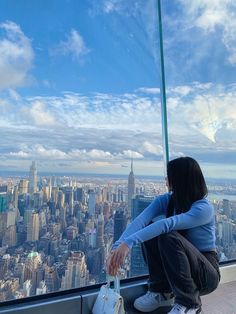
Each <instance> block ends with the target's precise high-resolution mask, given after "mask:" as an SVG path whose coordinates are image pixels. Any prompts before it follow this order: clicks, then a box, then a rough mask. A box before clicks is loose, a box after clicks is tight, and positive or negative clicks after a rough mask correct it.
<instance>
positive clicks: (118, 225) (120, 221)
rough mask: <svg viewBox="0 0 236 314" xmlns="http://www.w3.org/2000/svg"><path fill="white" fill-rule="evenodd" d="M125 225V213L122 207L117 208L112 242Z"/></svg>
mask: <svg viewBox="0 0 236 314" xmlns="http://www.w3.org/2000/svg"><path fill="white" fill-rule="evenodd" d="M126 226H127V218H126V215H125V213H124V211H123V210H122V209H118V210H117V211H116V213H115V216H114V237H113V242H114V243H115V242H116V241H117V240H118V239H119V238H120V236H121V235H122V233H123V231H124V230H125V228H126Z"/></svg>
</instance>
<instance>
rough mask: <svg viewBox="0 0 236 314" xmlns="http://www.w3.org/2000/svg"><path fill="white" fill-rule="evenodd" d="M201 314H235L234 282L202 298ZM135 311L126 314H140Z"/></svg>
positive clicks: (162, 311) (155, 313)
mask: <svg viewBox="0 0 236 314" xmlns="http://www.w3.org/2000/svg"><path fill="white" fill-rule="evenodd" d="M202 304H203V314H236V281H234V282H230V283H225V284H222V285H220V286H219V287H218V288H217V290H216V291H214V292H213V293H211V294H209V295H207V296H204V297H202ZM167 312H168V309H166V310H165V309H164V310H163V309H162V310H161V311H154V312H149V314H166V313H167ZM140 313H141V312H139V311H136V310H135V309H130V310H128V314H140Z"/></svg>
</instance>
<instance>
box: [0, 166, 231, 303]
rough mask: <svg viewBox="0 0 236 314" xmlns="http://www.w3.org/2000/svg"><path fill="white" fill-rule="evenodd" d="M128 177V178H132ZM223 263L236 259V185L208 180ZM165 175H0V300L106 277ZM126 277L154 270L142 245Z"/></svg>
mask: <svg viewBox="0 0 236 314" xmlns="http://www.w3.org/2000/svg"><path fill="white" fill-rule="evenodd" d="M127 175H128V174H127ZM208 188H209V199H210V200H211V202H212V204H213V206H214V208H215V213H216V226H217V229H216V238H217V246H218V253H219V256H220V260H221V261H225V260H229V259H235V258H236V242H235V240H236V197H235V198H234V195H236V185H234V184H231V185H229V184H228V185H225V184H223V183H222V182H215V181H214V182H211V183H209V182H208ZM164 192H166V186H165V182H164V180H162V179H160V178H158V177H157V178H156V179H153V178H148V177H135V175H134V171H133V162H131V170H130V173H129V175H128V176H127V177H122V176H120V177H118V176H112V175H104V176H102V175H101V176H98V175H87V176H86V175H83V176H82V175H81V176H79V175H77V176H75V175H74V176H73V175H67V176H65V175H38V174H37V165H36V162H32V165H31V167H30V170H29V174H28V175H25V176H17V175H15V174H14V175H13V174H5V175H2V176H1V177H0V216H1V217H0V241H1V242H0V243H1V247H0V301H7V300H11V299H19V298H25V297H29V296H34V295H40V294H45V293H50V292H54V291H59V290H65V289H72V288H76V287H83V286H87V285H93V284H95V283H98V282H103V281H105V279H106V267H105V261H106V258H107V256H108V254H109V251H110V249H111V247H112V244H113V243H114V242H115V241H116V240H117V239H118V238H119V237H120V235H121V234H122V232H123V231H124V229H125V228H126V226H127V224H128V223H129V222H130V221H132V220H133V219H134V218H135V217H136V216H137V215H138V214H139V213H140V212H141V211H142V210H143V209H144V208H145V207H146V206H147V205H148V204H150V202H152V200H153V199H154V197H155V196H157V195H159V194H161V193H164ZM123 268H124V273H123V276H124V277H130V276H139V275H141V274H145V273H147V267H146V265H145V263H144V261H143V258H142V254H141V247H140V246H139V245H136V246H134V247H133V248H132V251H131V254H130V255H129V256H128V258H127V259H126V261H125V265H124V267H123Z"/></svg>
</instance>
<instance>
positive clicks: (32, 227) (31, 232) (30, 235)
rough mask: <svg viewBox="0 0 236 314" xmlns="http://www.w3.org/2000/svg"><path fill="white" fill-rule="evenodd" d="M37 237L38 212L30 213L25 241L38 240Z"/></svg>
mask: <svg viewBox="0 0 236 314" xmlns="http://www.w3.org/2000/svg"><path fill="white" fill-rule="evenodd" d="M38 239H39V214H38V213H34V212H33V213H32V214H31V216H30V219H29V222H28V224H27V241H38Z"/></svg>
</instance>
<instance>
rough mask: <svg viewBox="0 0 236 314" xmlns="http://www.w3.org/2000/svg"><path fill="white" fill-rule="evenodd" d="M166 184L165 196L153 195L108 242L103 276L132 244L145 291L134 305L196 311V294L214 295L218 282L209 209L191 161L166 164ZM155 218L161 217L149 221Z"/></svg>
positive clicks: (113, 271) (142, 308) (196, 166)
mask: <svg viewBox="0 0 236 314" xmlns="http://www.w3.org/2000/svg"><path fill="white" fill-rule="evenodd" d="M167 186H168V190H169V193H166V194H163V195H160V196H158V197H157V198H156V199H155V200H154V201H153V202H152V203H151V204H150V205H149V206H148V207H147V208H146V209H145V210H144V211H143V212H142V213H141V214H140V215H139V216H138V217H136V218H135V219H134V220H133V222H132V223H131V224H130V225H129V226H128V228H127V229H126V230H125V231H124V233H123V234H122V235H121V237H120V239H119V240H118V241H117V242H116V243H115V244H114V246H113V250H112V253H111V255H110V257H109V258H108V263H107V266H108V273H109V274H110V275H116V274H117V272H118V269H119V267H120V266H121V265H122V263H123V261H124V258H125V257H126V255H127V254H128V253H129V251H130V249H131V248H132V246H133V245H134V244H137V243H142V245H143V249H144V255H145V259H146V261H147V264H148V269H149V281H148V288H149V289H148V292H147V293H146V294H145V295H144V296H141V297H139V298H138V299H136V300H135V302H134V307H135V308H136V309H138V310H139V311H141V312H150V311H153V310H155V309H158V308H161V307H164V306H171V305H173V307H172V309H171V311H170V312H169V314H186V313H188V314H196V313H201V298H200V295H204V294H208V293H210V292H212V291H214V290H215V289H216V288H217V286H218V284H219V281H220V272H219V263H218V257H217V252H216V244H215V215H214V209H213V206H212V205H211V204H210V202H209V201H208V200H207V199H206V196H207V187H206V183H205V180H204V177H203V174H202V171H201V169H200V166H199V164H198V163H197V162H196V160H194V159H193V158H190V157H180V158H176V159H174V160H172V161H170V162H169V163H168V165H167ZM160 215H164V217H165V218H164V219H160V220H157V221H155V222H153V219H154V218H156V217H157V216H160Z"/></svg>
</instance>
